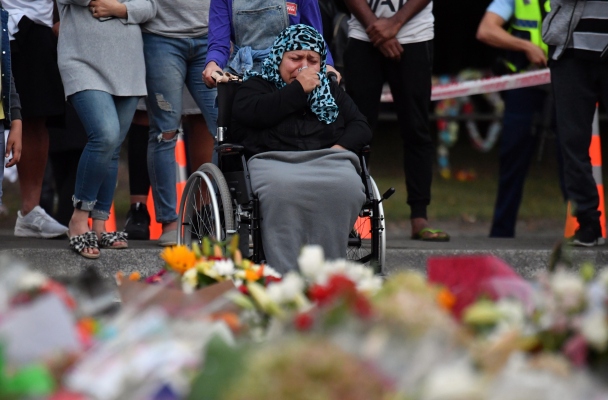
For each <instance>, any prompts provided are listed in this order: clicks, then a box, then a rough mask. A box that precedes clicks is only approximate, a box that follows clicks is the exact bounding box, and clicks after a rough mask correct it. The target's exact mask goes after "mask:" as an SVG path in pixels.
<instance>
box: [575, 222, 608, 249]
mask: <svg viewBox="0 0 608 400" xmlns="http://www.w3.org/2000/svg"><path fill="white" fill-rule="evenodd" d="M604 243H606V240H605V239H604V238H603V237H602V228H601V227H600V224H599V223H597V224H591V225H581V226H580V227H579V228H578V229H577V230H576V232H574V237H573V238H572V244H573V245H575V246H583V247H593V246H601V245H603V244H604Z"/></svg>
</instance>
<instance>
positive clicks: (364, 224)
mask: <svg viewBox="0 0 608 400" xmlns="http://www.w3.org/2000/svg"><path fill="white" fill-rule="evenodd" d="M355 226H356V229H357V233H359V237H360V238H361V239H371V238H372V222H371V219H370V217H357V222H355Z"/></svg>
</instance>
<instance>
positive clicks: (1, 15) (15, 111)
mask: <svg viewBox="0 0 608 400" xmlns="http://www.w3.org/2000/svg"><path fill="white" fill-rule="evenodd" d="M1 7H2V5H1V4H0V21H1V22H2V24H1V27H2V32H0V51H1V52H2V54H0V57H2V60H0V68H1V71H0V73H1V74H2V76H1V77H0V79H1V82H2V93H1V95H2V109H3V111H4V125H5V127H7V128H8V127H10V123H11V121H12V120H15V119H21V101H20V100H19V95H18V94H17V90H16V89H15V81H14V80H13V74H12V73H11V44H10V42H9V40H8V11H6V10H5V9H4V8H1Z"/></svg>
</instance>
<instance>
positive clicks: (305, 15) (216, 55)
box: [205, 0, 334, 68]
mask: <svg viewBox="0 0 608 400" xmlns="http://www.w3.org/2000/svg"><path fill="white" fill-rule="evenodd" d="M286 3H292V4H295V5H296V12H295V15H293V14H292V13H289V23H290V24H291V25H297V24H306V25H310V26H312V27H313V28H315V29H316V30H318V31H319V32H320V33H321V34H323V24H322V23H321V11H320V10H319V3H318V2H317V0H290V1H288V2H286ZM230 41H234V29H233V28H232V0H211V6H210V9H209V36H208V48H207V61H206V62H205V63H208V62H209V61H215V62H216V63H217V65H219V66H220V68H225V67H226V64H227V63H228V58H229V57H230ZM327 64H329V65H332V66H333V65H334V60H333V58H332V56H331V53H330V52H329V49H328V51H327Z"/></svg>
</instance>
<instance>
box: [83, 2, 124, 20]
mask: <svg viewBox="0 0 608 400" xmlns="http://www.w3.org/2000/svg"><path fill="white" fill-rule="evenodd" d="M89 10H90V11H91V14H93V17H95V18H107V17H117V18H127V6H125V5H124V4H122V3H119V2H118V1H117V0H92V1H91V2H90V3H89Z"/></svg>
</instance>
